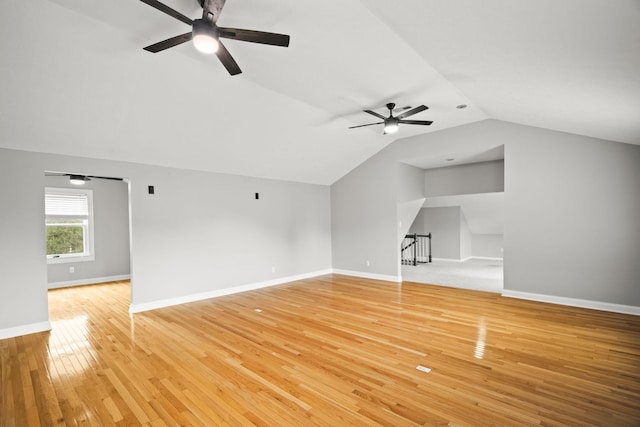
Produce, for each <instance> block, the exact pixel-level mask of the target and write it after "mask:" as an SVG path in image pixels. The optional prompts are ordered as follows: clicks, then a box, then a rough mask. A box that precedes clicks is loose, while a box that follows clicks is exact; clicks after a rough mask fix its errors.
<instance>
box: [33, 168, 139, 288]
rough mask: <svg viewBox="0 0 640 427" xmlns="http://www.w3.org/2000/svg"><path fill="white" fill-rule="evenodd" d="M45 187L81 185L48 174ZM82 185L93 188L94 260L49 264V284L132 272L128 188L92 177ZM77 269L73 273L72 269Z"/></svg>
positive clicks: (124, 183) (88, 188)
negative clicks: (70, 269) (70, 268)
mask: <svg viewBox="0 0 640 427" xmlns="http://www.w3.org/2000/svg"><path fill="white" fill-rule="evenodd" d="M45 186H46V187H58V188H78V187H77V186H74V185H72V184H70V183H69V178H68V177H61V176H47V177H45ZM81 188H83V189H87V190H92V191H93V219H94V227H93V233H94V250H95V260H94V261H83V262H70V263H59V264H47V277H48V283H49V285H52V284H53V285H54V286H58V285H57V284H64V283H65V282H73V283H77V282H78V281H82V280H88V281H92V279H100V278H109V277H116V276H126V275H129V273H130V266H129V189H128V184H127V183H126V182H123V181H114V180H105V179H92V180H91V181H88V182H86V183H85V185H83V186H82V187H81ZM69 267H73V268H74V272H73V273H71V272H70V271H69Z"/></svg>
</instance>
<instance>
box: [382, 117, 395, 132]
mask: <svg viewBox="0 0 640 427" xmlns="http://www.w3.org/2000/svg"><path fill="white" fill-rule="evenodd" d="M396 132H398V120H394V119H387V120H385V122H384V133H396Z"/></svg>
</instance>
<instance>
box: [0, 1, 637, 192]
mask: <svg viewBox="0 0 640 427" xmlns="http://www.w3.org/2000/svg"><path fill="white" fill-rule="evenodd" d="M166 3H167V4H168V5H170V6H171V7H174V8H175V9H177V10H179V11H181V12H182V13H184V14H185V15H187V16H190V17H193V18H195V17H198V15H199V10H198V9H199V7H198V6H197V2H196V0H166ZM2 8H3V11H2V14H0V52H1V53H2V67H0V146H2V147H7V148H16V149H23V150H31V151H42V152H52V153H61V154H77V155H81V156H87V157H96V158H104V159H113V160H127V161H133V162H141V163H149V164H157V165H164V166H175V167H181V168H189V169H198V170H209V171H217V172H226V173H235V174H242V175H251V176H260V177H269V178H277V179H286V180H293V181H302V182H311V183H318V184H331V183H333V182H334V181H335V180H337V179H338V178H340V177H341V176H343V175H344V174H346V173H347V172H349V171H350V170H351V169H352V168H353V167H355V166H356V165H358V164H360V163H361V162H363V161H364V160H366V159H367V158H369V157H370V156H371V155H373V154H375V153H376V152H377V151H379V150H381V149H382V148H384V147H385V146H386V145H387V144H389V143H391V142H392V141H393V139H392V136H389V135H387V136H383V135H381V129H380V127H377V126H375V127H374V126H372V127H367V128H363V129H353V130H348V129H347V127H349V126H353V125H356V124H364V123H369V122H371V121H376V120H375V118H374V117H372V116H369V115H367V114H365V113H363V112H362V111H361V110H362V109H365V108H373V109H376V110H377V111H380V112H384V104H385V103H387V102H389V101H394V102H396V103H397V104H398V105H399V106H407V105H411V106H417V105H420V104H426V105H428V106H429V107H430V109H429V110H428V111H425V112H423V113H420V114H418V115H416V116H414V117H413V118H415V119H423V120H433V121H434V124H433V125H432V126H430V127H423V126H403V127H401V129H400V133H398V134H396V135H395V137H396V138H402V137H407V136H411V135H416V134H418V133H423V132H433V131H438V130H442V129H446V128H449V127H453V126H459V125H463V124H466V123H470V122H474V121H478V120H483V119H486V118H494V119H499V120H507V121H512V122H517V123H522V124H527V125H532V126H540V127H544V128H549V129H555V130H560V131H566V132H572V133H577V134H583V135H588V136H593V137H598V138H603V139H610V140H614V141H620V142H627V143H632V144H640V2H639V1H637V0H615V1H610V0H564V1H562V2H557V1H552V0H539V1H535V2H533V1H524V0H520V1H514V0H485V1H482V2H478V1H473V0H455V1H454V0H449V1H446V2H444V1H435V0H404V1H402V2H393V4H391V3H390V2H388V1H383V0H362V1H358V0H352V1H337V0H325V1H322V2H301V1H296V0H272V1H270V2H264V1H258V0H228V1H227V5H226V6H225V9H224V11H223V13H222V16H221V18H220V20H219V21H218V24H219V25H221V26H229V27H239V28H248V29H257V30H262V31H272V32H279V33H286V34H290V35H291V45H290V47H289V48H277V47H271V46H263V45H256V44H250V43H242V42H236V41H232V40H229V41H226V42H225V44H226V46H227V47H228V49H229V51H230V52H231V53H232V55H233V56H234V57H235V59H236V60H237V62H238V64H239V65H240V67H241V68H242V70H243V74H241V75H239V76H235V77H231V76H229V75H228V74H227V73H226V71H225V70H224V68H223V67H222V65H221V64H220V63H219V61H218V60H217V59H216V58H215V57H203V56H200V55H198V54H197V53H195V52H194V49H193V47H192V46H191V45H190V44H188V43H187V44H184V45H181V46H179V47H176V48H173V49H170V50H168V51H165V52H161V53H158V54H151V53H148V52H145V51H143V50H142V48H143V47H144V46H147V45H149V44H152V43H155V42H157V41H160V40H164V39H166V38H168V37H171V36H174V35H177V34H181V33H184V32H187V31H189V27H188V26H186V25H185V24H183V23H181V22H179V21H177V20H174V19H172V18H170V17H169V16H166V15H164V14H162V13H161V12H159V11H157V10H155V9H153V8H151V7H149V6H148V5H146V4H143V3H142V2H140V1H137V0H110V1H102V0H31V1H11V2H5V4H3V6H2ZM458 104H467V105H469V107H468V108H466V109H463V110H459V109H456V108H455V106H456V105H458ZM372 119H373V120H372ZM464 154H465V155H473V153H464Z"/></svg>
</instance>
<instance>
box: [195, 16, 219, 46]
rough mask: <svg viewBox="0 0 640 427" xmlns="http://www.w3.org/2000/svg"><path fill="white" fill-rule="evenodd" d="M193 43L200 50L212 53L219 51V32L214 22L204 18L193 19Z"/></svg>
mask: <svg viewBox="0 0 640 427" xmlns="http://www.w3.org/2000/svg"><path fill="white" fill-rule="evenodd" d="M192 35H193V45H194V46H195V47H196V49H197V50H198V52H202V53H206V54H207V55H211V54H213V53H216V52H217V51H218V46H219V43H218V32H217V31H216V28H215V27H214V26H213V24H210V23H208V22H206V21H204V20H202V19H196V20H195V21H193V31H192Z"/></svg>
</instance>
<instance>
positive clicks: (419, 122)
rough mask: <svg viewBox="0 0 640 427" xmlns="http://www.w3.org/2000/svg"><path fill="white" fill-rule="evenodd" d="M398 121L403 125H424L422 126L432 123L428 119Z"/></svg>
mask: <svg viewBox="0 0 640 427" xmlns="http://www.w3.org/2000/svg"><path fill="white" fill-rule="evenodd" d="M399 123H402V124H405V125H424V126H429V125H430V124H431V123H433V122H432V121H430V120H400V122H399Z"/></svg>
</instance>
